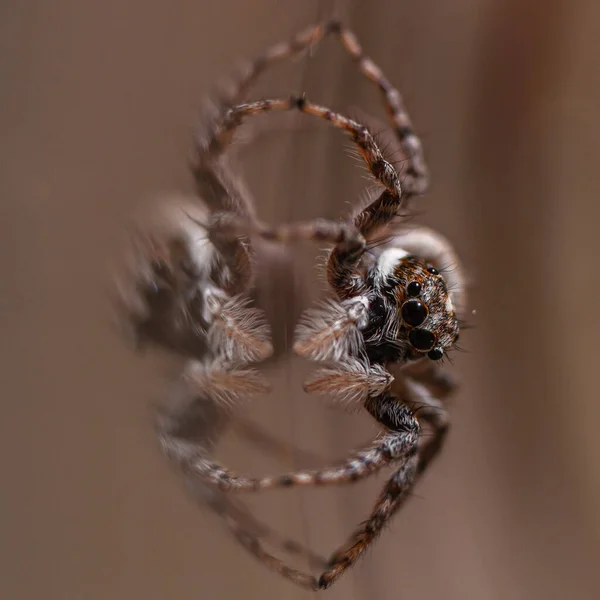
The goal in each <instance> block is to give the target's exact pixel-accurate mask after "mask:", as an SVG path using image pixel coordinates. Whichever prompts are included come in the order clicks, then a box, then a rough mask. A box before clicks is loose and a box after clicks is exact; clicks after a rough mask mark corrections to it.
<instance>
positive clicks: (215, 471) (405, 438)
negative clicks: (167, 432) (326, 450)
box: [168, 427, 418, 492]
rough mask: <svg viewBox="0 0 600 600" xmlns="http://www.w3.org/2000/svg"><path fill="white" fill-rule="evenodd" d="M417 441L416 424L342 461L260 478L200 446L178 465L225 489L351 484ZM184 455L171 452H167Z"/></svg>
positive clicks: (412, 448)
mask: <svg viewBox="0 0 600 600" xmlns="http://www.w3.org/2000/svg"><path fill="white" fill-rule="evenodd" d="M168 443H169V445H170V446H172V447H173V449H175V447H178V446H180V442H179V441H178V440H176V439H172V440H169V442H168ZM417 443H418V427H417V428H415V429H413V430H411V431H401V432H390V433H388V434H386V435H384V436H383V437H382V438H381V439H380V440H379V441H378V442H376V443H375V444H373V445H372V446H371V447H369V448H366V449H365V450H362V451H359V452H357V453H356V454H354V455H352V456H350V457H349V458H348V459H346V460H345V461H344V462H342V463H340V464H339V465H336V466H333V467H327V468H324V469H321V470H305V471H294V472H290V473H286V474H283V475H276V476H267V477H260V478H253V477H244V476H241V475H236V474H234V473H232V472H231V471H229V470H228V469H225V468H224V467H223V466H221V465H219V464H218V463H216V462H214V461H212V460H211V459H210V458H209V457H208V456H207V455H206V454H205V453H204V452H202V449H201V448H198V449H197V450H196V452H195V453H193V455H192V457H191V458H187V457H190V452H189V450H190V449H188V451H187V452H185V456H186V459H185V462H184V464H182V466H183V467H184V469H185V470H186V471H187V472H189V473H194V474H196V475H197V476H199V477H200V479H201V480H202V481H203V482H205V483H206V484H207V485H211V486H214V487H216V488H218V489H220V490H222V491H225V492H249V491H259V490H271V489H277V488H289V487H299V486H320V485H335V484H344V483H352V482H355V481H358V480H360V479H364V478H365V477H368V476H369V475H372V474H373V473H375V472H377V471H379V470H380V469H382V468H383V467H385V466H387V465H389V464H392V463H394V462H397V461H401V460H403V459H405V458H406V456H410V455H411V454H413V453H414V452H415V451H416V448H417ZM175 454H178V455H179V456H182V455H184V453H183V452H173V451H171V455H175Z"/></svg>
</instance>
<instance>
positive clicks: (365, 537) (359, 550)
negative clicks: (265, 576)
mask: <svg viewBox="0 0 600 600" xmlns="http://www.w3.org/2000/svg"><path fill="white" fill-rule="evenodd" d="M416 462H417V458H416V456H413V457H412V458H410V459H409V460H408V461H407V462H406V464H404V465H402V466H401V467H400V468H399V469H398V470H397V471H396V472H395V473H394V475H393V476H392V478H391V479H390V480H389V481H388V482H387V484H386V486H385V488H384V490H383V493H382V494H381V496H380V497H379V499H378V500H377V502H376V504H375V506H374V507H373V510H372V512H371V516H370V517H369V518H368V519H367V521H365V522H364V523H363V524H362V525H361V526H360V527H359V528H358V529H357V530H356V531H355V532H354V534H353V535H352V537H351V538H350V539H349V540H348V542H347V543H346V544H345V545H343V546H342V547H341V548H339V549H338V550H337V551H336V552H335V553H334V554H333V555H332V556H331V558H330V559H329V567H328V569H327V570H326V571H324V572H323V573H322V574H321V576H320V577H319V579H318V582H317V589H325V588H328V587H329V586H330V585H331V584H332V583H333V582H334V581H335V580H336V579H338V578H339V577H340V576H341V575H342V574H343V573H344V572H345V571H346V570H347V569H349V568H350V567H352V566H353V565H354V564H355V563H356V561H357V560H358V559H359V558H360V557H361V556H362V555H363V554H364V553H365V551H366V550H367V549H368V548H369V546H370V545H371V544H372V543H373V542H374V541H375V539H376V538H377V536H378V535H379V534H380V533H381V532H382V530H383V528H384V527H385V525H386V524H387V523H388V521H389V520H390V519H391V518H392V517H393V516H394V513H395V512H396V510H397V509H398V507H399V503H400V502H401V501H402V500H403V499H404V498H405V497H406V496H407V492H408V491H409V490H410V489H412V486H413V483H414V477H415V466H416Z"/></svg>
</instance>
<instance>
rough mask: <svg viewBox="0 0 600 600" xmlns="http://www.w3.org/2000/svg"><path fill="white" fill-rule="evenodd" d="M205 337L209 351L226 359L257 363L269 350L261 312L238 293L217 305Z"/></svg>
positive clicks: (267, 328) (271, 350)
mask: <svg viewBox="0 0 600 600" xmlns="http://www.w3.org/2000/svg"><path fill="white" fill-rule="evenodd" d="M208 339H209V343H210V345H211V348H212V351H213V353H214V354H215V355H222V356H223V358H224V360H226V361H228V362H236V361H238V362H242V363H248V362H260V361H262V360H265V359H266V358H268V357H269V356H270V355H271V354H272V352H273V346H272V344H271V330H270V327H269V324H268V323H267V320H266V318H265V315H264V313H263V311H262V310H259V309H258V308H254V307H252V306H250V299H249V298H244V297H241V296H236V297H234V298H228V299H227V301H226V302H223V303H219V304H218V306H217V307H216V308H215V312H214V315H213V321H212V326H211V327H210V329H209V331H208Z"/></svg>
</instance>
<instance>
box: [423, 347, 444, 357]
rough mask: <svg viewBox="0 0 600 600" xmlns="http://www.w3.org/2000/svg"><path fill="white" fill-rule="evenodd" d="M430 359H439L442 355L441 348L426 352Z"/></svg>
mask: <svg viewBox="0 0 600 600" xmlns="http://www.w3.org/2000/svg"><path fill="white" fill-rule="evenodd" d="M427 356H429V358H430V359H431V360H440V358H442V356H444V351H443V350H442V349H441V348H434V349H433V350H430V351H429V352H428V353H427Z"/></svg>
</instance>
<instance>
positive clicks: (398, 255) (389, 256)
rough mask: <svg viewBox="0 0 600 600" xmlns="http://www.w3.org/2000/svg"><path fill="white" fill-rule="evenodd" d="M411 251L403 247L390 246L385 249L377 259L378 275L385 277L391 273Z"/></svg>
mask: <svg viewBox="0 0 600 600" xmlns="http://www.w3.org/2000/svg"><path fill="white" fill-rule="evenodd" d="M408 255H409V253H408V252H407V251H406V250H404V249H402V248H388V249H387V250H384V251H383V252H382V253H381V254H380V255H379V258H378V259H377V275H378V276H379V277H380V278H382V279H385V278H386V277H388V276H389V275H391V273H392V271H393V270H394V269H395V268H396V267H397V266H398V263H399V262H400V261H401V260H402V259H403V258H404V257H405V256H408Z"/></svg>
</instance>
